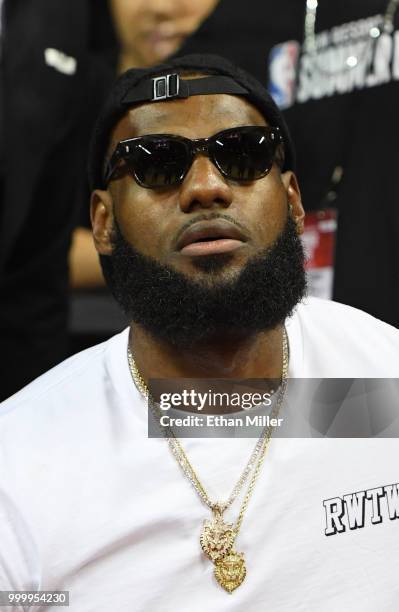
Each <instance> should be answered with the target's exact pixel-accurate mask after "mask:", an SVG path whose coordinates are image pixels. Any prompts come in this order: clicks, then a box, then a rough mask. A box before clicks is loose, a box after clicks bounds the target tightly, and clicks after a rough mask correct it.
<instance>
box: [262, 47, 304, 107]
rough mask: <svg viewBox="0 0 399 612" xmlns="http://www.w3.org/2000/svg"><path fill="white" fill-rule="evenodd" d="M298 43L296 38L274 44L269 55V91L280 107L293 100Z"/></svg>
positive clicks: (291, 102) (291, 103)
mask: <svg viewBox="0 0 399 612" xmlns="http://www.w3.org/2000/svg"><path fill="white" fill-rule="evenodd" d="M299 49H300V45H299V43H298V42H297V41H296V40H289V41H288V42H285V43H282V44H281V45H276V46H275V47H273V49H272V50H271V51H270V56H269V87H268V89H269V93H270V95H271V96H272V98H273V99H274V101H275V102H276V104H277V106H279V107H280V108H282V109H284V108H288V107H289V106H292V105H293V103H294V102H295V83H296V70H297V64H298V56H299Z"/></svg>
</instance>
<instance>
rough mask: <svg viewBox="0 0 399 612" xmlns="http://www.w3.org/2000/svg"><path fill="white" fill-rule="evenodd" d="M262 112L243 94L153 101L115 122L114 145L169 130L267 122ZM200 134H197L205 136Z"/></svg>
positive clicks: (225, 126) (207, 129) (178, 132)
mask: <svg viewBox="0 0 399 612" xmlns="http://www.w3.org/2000/svg"><path fill="white" fill-rule="evenodd" d="M266 124H267V121H266V119H265V118H264V116H263V115H262V113H261V112H260V111H259V110H258V109H257V108H256V107H255V106H254V105H253V104H251V103H250V102H248V101H247V100H246V99H245V98H243V97H242V96H235V95H230V94H212V95H202V96H193V97H190V98H187V99H185V100H173V101H164V102H153V103H145V104H140V105H136V106H134V107H132V108H130V109H129V110H128V111H127V112H126V113H125V115H123V117H122V118H121V119H120V120H119V121H118V123H117V124H116V125H115V127H114V129H113V131H112V135H111V144H112V145H115V144H117V143H118V142H119V141H120V140H123V139H124V138H131V137H134V136H141V135H144V134H151V133H157V132H158V133H159V132H166V131H168V132H169V133H176V134H181V135H184V134H185V133H187V135H189V134H188V132H189V131H190V130H191V129H203V130H205V132H206V134H204V135H205V136H208V135H210V134H211V133H212V130H213V131H218V130H219V129H225V128H228V127H234V126H236V125H266ZM202 136H203V135H199V136H198V137H202Z"/></svg>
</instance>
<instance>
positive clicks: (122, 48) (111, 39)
mask: <svg viewBox="0 0 399 612" xmlns="http://www.w3.org/2000/svg"><path fill="white" fill-rule="evenodd" d="M217 1H218V0H107V4H102V5H101V3H100V4H99V3H98V0H96V3H95V4H94V3H93V4H92V24H93V30H94V34H95V35H96V37H97V38H96V40H97V44H96V46H97V49H98V55H99V56H100V57H101V59H102V60H103V61H105V63H106V64H108V66H109V68H110V77H109V80H112V78H113V75H114V74H121V73H122V72H125V71H126V70H128V69H129V68H138V67H148V66H151V65H153V64H156V63H159V62H162V61H164V60H165V59H166V58H167V57H168V56H170V55H172V54H173V53H175V52H176V51H177V50H178V49H179V47H180V46H181V45H182V43H183V42H184V40H185V39H186V38H187V36H188V35H189V34H191V33H192V32H193V31H194V30H195V29H196V28H197V27H198V26H199V25H200V23H201V22H202V21H203V20H204V19H205V18H206V17H207V16H208V14H209V13H210V12H211V11H212V10H213V9H214V7H215V5H216V4H217ZM107 19H108V21H110V23H108V24H107ZM100 20H101V24H102V28H101V32H100V31H99V28H98V27H96V26H97V25H98V23H99V21H100ZM110 24H111V27H110ZM105 31H106V33H105ZM107 85H109V83H107ZM94 114H95V113H94ZM82 200H83V202H82V214H81V218H80V225H79V226H78V227H77V228H76V229H75V231H74V233H73V240H72V245H71V249H70V254H69V268H70V286H71V288H72V289H90V288H94V287H101V286H103V285H104V278H103V275H102V272H101V269H100V265H99V262H98V257H97V253H96V250H95V248H94V244H93V238H92V232H91V229H90V227H91V224H90V219H89V204H88V201H89V193H88V188H87V187H85V188H84V195H83V198H82Z"/></svg>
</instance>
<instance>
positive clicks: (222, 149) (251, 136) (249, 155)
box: [213, 127, 278, 181]
mask: <svg viewBox="0 0 399 612" xmlns="http://www.w3.org/2000/svg"><path fill="white" fill-rule="evenodd" d="M272 133H273V132H270V131H267V130H265V129H264V128H259V129H258V128H256V127H250V128H237V129H232V130H226V131H225V132H224V133H221V134H219V135H217V136H216V137H215V140H214V142H213V156H214V159H215V161H216V163H217V165H218V167H219V168H220V170H221V171H222V172H223V174H225V175H226V176H227V177H228V178H231V179H233V180H237V181H252V180H255V179H257V178H260V177H261V176H264V175H265V174H267V173H268V172H269V171H270V169H271V167H272V165H273V159H274V155H275V152H276V145H277V143H278V139H277V138H275V137H272V135H271V134H272Z"/></svg>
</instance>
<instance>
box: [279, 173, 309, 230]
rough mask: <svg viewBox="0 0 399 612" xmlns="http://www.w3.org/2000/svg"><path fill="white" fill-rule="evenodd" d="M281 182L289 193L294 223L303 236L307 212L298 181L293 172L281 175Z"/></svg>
mask: <svg viewBox="0 0 399 612" xmlns="http://www.w3.org/2000/svg"><path fill="white" fill-rule="evenodd" d="M281 180H282V181H283V184H284V186H285V189H286V191H287V198H288V204H289V210H290V214H291V217H292V219H293V221H294V222H295V225H296V227H297V232H298V234H302V233H303V230H304V223H305V211H304V209H303V206H302V199H301V191H300V189H299V185H298V180H297V178H296V176H295V174H294V173H293V172H291V170H288V171H287V172H284V173H283V174H282V175H281Z"/></svg>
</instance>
